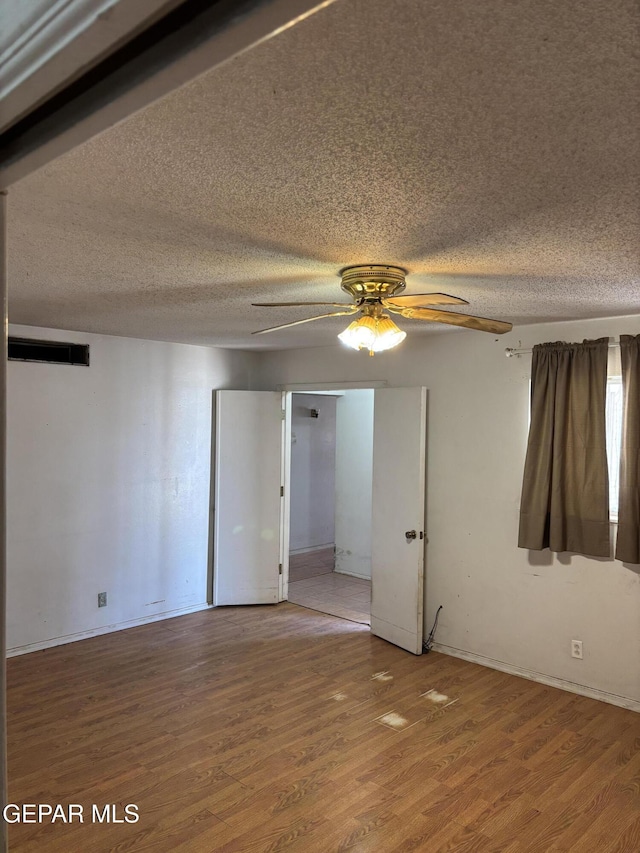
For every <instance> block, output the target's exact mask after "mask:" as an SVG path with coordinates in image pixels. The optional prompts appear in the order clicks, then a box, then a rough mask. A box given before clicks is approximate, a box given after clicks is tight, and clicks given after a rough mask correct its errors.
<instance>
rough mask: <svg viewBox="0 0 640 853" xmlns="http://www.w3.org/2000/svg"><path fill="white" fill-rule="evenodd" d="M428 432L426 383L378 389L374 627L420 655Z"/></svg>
mask: <svg viewBox="0 0 640 853" xmlns="http://www.w3.org/2000/svg"><path fill="white" fill-rule="evenodd" d="M426 435H427V391H426V388H383V389H376V391H375V397H374V413H373V510H372V521H373V524H372V530H373V533H372V542H371V551H372V560H371V633H372V634H375V635H376V636H377V637H382V638H383V639H384V640H388V641H389V642H390V643H394V644H395V645H396V646H401V647H402V648H403V649H407V651H409V652H413V654H416V655H419V654H421V653H422V609H423V596H424V591H423V590H424V546H425V540H424V523H425V474H426ZM407 534H408V535H407ZM414 534H415V535H414Z"/></svg>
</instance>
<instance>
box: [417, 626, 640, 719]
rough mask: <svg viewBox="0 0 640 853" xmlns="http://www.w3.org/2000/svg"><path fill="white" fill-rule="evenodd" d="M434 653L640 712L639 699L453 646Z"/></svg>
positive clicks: (436, 647) (436, 645)
mask: <svg viewBox="0 0 640 853" xmlns="http://www.w3.org/2000/svg"><path fill="white" fill-rule="evenodd" d="M432 648H433V651H434V652H441V653H442V654H443V655H451V657H454V658H462V660H468V661H471V663H478V664H480V666H487V667H489V669H498V670H500V672H507V673H509V675H519V676H520V677H521V678H528V679H529V680H530V681H538V682H540V684H548V685H549V687H557V688H559V689H560V690H567V691H568V692H569V693H577V694H578V696H587V697H588V698H589V699H599V700H600V701H601V702H608V703H609V704H610V705H618V706H619V707H620V708H628V709H629V710H630V711H640V701H638V700H637V699H629V698H628V697H627V696H618V694H617V693H607V692H606V691H604V690H597V689H596V688H595V687H587V686H586V685H584V684H576V683H575V682H573V681H565V680H564V678H555V677H554V676H552V675H544V674H543V673H541V672H535V671H534V670H532V669H522V668H521V667H519V666H512V665H511V664H509V663H505V662H504V661H501V660H494V659H493V658H487V657H484V655H476V654H473V652H466V651H464V650H463V649H456V648H454V647H453V646H444V645H442V644H441V643H434V644H433V646H432Z"/></svg>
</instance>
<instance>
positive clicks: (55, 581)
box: [7, 327, 256, 649]
mask: <svg viewBox="0 0 640 853" xmlns="http://www.w3.org/2000/svg"><path fill="white" fill-rule="evenodd" d="M10 331H11V334H14V335H22V336H24V337H35V338H41V339H42V338H46V339H50V340H64V341H75V342H78V343H88V344H90V347H91V366H90V367H79V366H68V365H48V364H31V363H21V362H10V363H9V371H8V373H9V376H8V462H7V464H8V471H7V479H8V484H7V485H8V492H7V499H8V508H7V523H8V545H7V559H8V647H9V648H10V649H11V648H13V649H15V648H17V647H24V646H36V647H37V646H38V645H47V644H49V643H50V642H55V641H58V640H60V638H73V635H80V636H82V635H83V634H86V633H91V632H96V633H99V632H101V631H103V630H105V629H108V628H109V627H117V626H124V625H126V624H128V623H131V622H135V621H139V620H143V619H147V618H153V617H157V616H159V615H160V614H164V613H173V612H176V611H181V610H189V609H194V608H198V607H202V606H205V603H206V580H207V553H208V536H209V483H210V452H211V403H212V390H213V389H215V388H247V387H248V386H249V384H250V371H251V368H252V365H254V363H255V360H256V356H255V354H249V353H243V352H238V351H230V350H221V349H213V348H207V347H194V346H184V345H181V344H169V343H157V342H153V341H142V340H132V339H127V338H116V337H107V336H101V335H91V334H81V333H77V332H61V331H57V330H47V329H35V328H31V327H12V328H11V330H10ZM102 591H106V592H107V594H108V605H107V607H105V608H100V609H98V607H97V595H98V593H99V592H102Z"/></svg>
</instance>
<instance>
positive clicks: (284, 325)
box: [251, 305, 359, 335]
mask: <svg viewBox="0 0 640 853" xmlns="http://www.w3.org/2000/svg"><path fill="white" fill-rule="evenodd" d="M358 310H359V309H358V307H357V306H356V305H353V306H351V305H350V306H349V311H335V312H334V313H333V314H318V316H317V317H307V318H306V319H305V320H294V321H293V323H282V324H281V325H280V326H271V327H270V328H269V329H260V330H259V331H257V332H251V334H252V335H264V334H266V333H267V332H276V331H278V329H288V328H289V326H299V325H300V324H301V323H312V322H313V321H314V320H324V319H325V318H326V317H344V316H345V315H348V314H355V313H356V312H357V311H358Z"/></svg>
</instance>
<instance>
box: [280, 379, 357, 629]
mask: <svg viewBox="0 0 640 853" xmlns="http://www.w3.org/2000/svg"><path fill="white" fill-rule="evenodd" d="M373 400H374V392H373V390H372V389H368V388H367V389H350V390H341V391H328V392H314V393H305V392H296V393H293V394H292V395H291V438H290V451H291V453H290V465H291V468H290V522H289V583H288V598H289V601H291V602H293V603H295V604H299V605H301V606H304V607H307V608H309V609H312V610H318V611H320V612H323V613H328V614H330V615H332V616H338V617H340V618H343V619H349V620H351V621H354V622H360V623H362V624H367V625H368V624H370V620H371V510H372V481H373Z"/></svg>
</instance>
